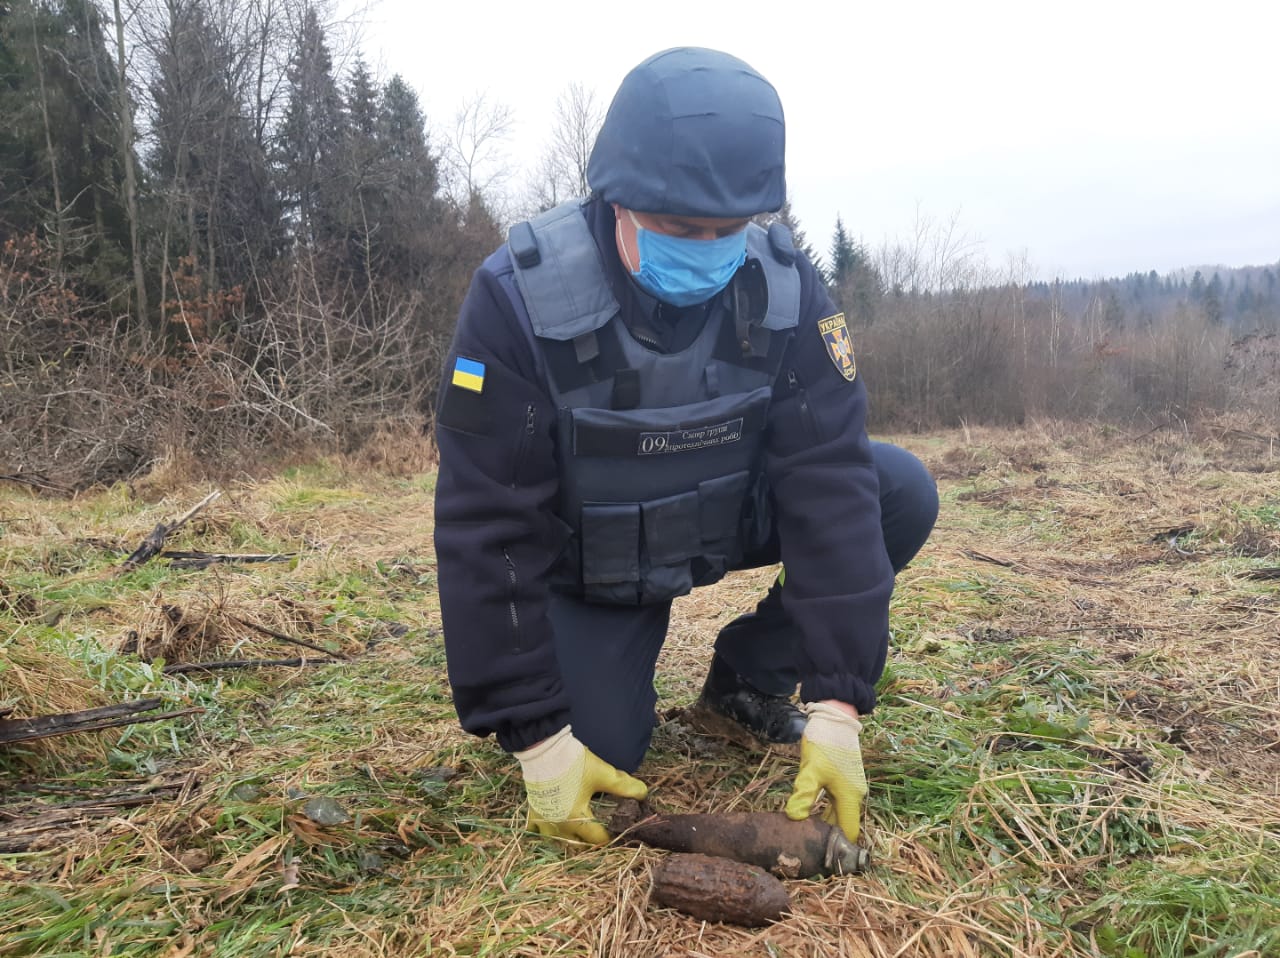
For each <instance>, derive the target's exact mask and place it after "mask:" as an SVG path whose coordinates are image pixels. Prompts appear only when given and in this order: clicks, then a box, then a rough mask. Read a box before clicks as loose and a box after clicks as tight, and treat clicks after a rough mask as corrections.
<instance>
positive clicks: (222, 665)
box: [164, 658, 340, 675]
mask: <svg viewBox="0 0 1280 958" xmlns="http://www.w3.org/2000/svg"><path fill="white" fill-rule="evenodd" d="M338 661H340V660H339V659H335V658H324V659H308V658H301V659H227V660H226V661H222V662H180V663H176V664H174V665H166V666H165V667H164V674H165V675H184V674H186V673H187V672H214V671H217V670H219V669H263V668H268V667H271V666H280V667H282V668H297V667H300V666H306V665H327V664H329V663H331V662H338Z"/></svg>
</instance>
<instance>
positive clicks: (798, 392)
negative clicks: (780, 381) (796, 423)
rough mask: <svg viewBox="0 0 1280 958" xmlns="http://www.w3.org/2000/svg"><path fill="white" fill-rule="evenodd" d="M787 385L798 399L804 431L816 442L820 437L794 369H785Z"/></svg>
mask: <svg viewBox="0 0 1280 958" xmlns="http://www.w3.org/2000/svg"><path fill="white" fill-rule="evenodd" d="M787 387H788V388H789V389H790V390H791V392H792V394H793V395H795V396H796V397H797V398H798V399H799V401H800V421H801V422H802V423H804V429H805V432H806V433H808V435H809V439H810V440H811V441H812V442H815V443H816V442H818V441H819V439H820V437H819V436H818V425H817V423H815V422H814V420H813V410H811V409H810V408H809V394H808V393H807V392H806V391H805V388H804V387H803V386H801V385H800V379H799V377H797V376H796V371H795V370H794V369H788V370H787Z"/></svg>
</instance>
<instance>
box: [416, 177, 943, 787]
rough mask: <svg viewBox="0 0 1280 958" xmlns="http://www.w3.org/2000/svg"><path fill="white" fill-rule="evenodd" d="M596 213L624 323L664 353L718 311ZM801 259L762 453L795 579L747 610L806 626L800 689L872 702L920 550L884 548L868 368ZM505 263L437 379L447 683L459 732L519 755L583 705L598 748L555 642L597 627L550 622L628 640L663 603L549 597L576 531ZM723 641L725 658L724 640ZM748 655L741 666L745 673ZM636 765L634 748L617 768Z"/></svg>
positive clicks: (583, 639)
mask: <svg viewBox="0 0 1280 958" xmlns="http://www.w3.org/2000/svg"><path fill="white" fill-rule="evenodd" d="M584 215H585V216H586V217H587V220H588V224H589V225H590V227H591V230H592V234H593V236H594V238H595V242H596V245H597V246H598V247H599V249H600V251H601V256H602V259H603V261H604V263H605V264H606V270H607V273H608V278H609V282H610V285H611V286H612V288H613V293H614V295H615V297H616V298H617V301H618V302H619V303H620V304H621V306H622V310H623V319H624V321H625V322H626V324H627V326H628V328H629V329H630V330H631V331H632V332H633V334H634V335H636V336H637V338H639V339H640V340H641V341H643V342H646V344H647V345H650V346H651V347H652V348H654V349H657V350H660V351H676V350H679V349H682V348H683V347H684V346H685V345H687V343H688V342H689V341H691V339H692V337H693V336H695V335H696V334H697V332H698V330H699V329H700V328H701V326H702V324H703V323H705V322H707V321H708V316H709V311H710V310H713V309H716V308H718V307H717V306H716V305H714V304H715V301H714V300H713V302H712V304H707V305H699V306H694V307H690V308H687V309H674V308H672V307H670V306H668V305H665V304H659V303H657V302H656V301H655V300H653V299H652V298H651V297H649V296H648V295H647V294H646V293H644V292H643V291H641V290H640V289H639V288H638V287H637V286H636V285H635V284H634V283H633V282H632V281H631V279H630V278H629V277H628V276H627V274H626V272H625V269H624V267H623V266H622V264H621V263H620V261H619V258H618V255H617V251H616V247H615V245H614V217H613V211H612V209H611V208H610V207H609V206H608V205H607V204H605V203H603V202H600V201H593V202H591V203H588V204H587V205H586V207H585V208H584ZM798 267H799V270H800V279H801V306H800V317H799V325H798V327H797V329H796V331H795V334H794V338H793V340H792V342H791V344H790V345H789V347H788V353H787V355H786V357H785V358H784V360H783V363H782V369H783V370H784V372H783V374H782V375H780V376H779V377H778V379H777V382H776V386H775V388H774V395H773V401H772V405H771V407H770V411H769V419H768V434H767V435H768V440H767V450H766V455H765V463H764V471H765V475H766V476H767V479H768V482H769V485H770V487H771V489H772V491H773V496H774V500H775V506H776V534H777V543H778V547H779V552H778V554H776V555H763V556H761V555H757V556H756V557H755V559H756V560H757V563H758V562H761V561H768V560H770V559H773V560H775V561H776V559H778V558H780V559H781V560H782V561H783V562H784V563H785V566H786V569H787V577H786V585H785V588H784V589H782V590H781V596H780V605H779V604H778V597H777V595H776V593H775V594H774V595H773V596H772V600H766V602H765V603H762V606H761V610H760V613H759V614H758V615H756V616H747V617H744V620H741V621H742V623H743V624H749V623H751V622H753V621H754V622H759V623H760V624H761V626H762V628H763V629H764V630H765V631H767V630H768V629H770V628H771V629H773V631H774V632H775V633H777V634H781V633H782V632H786V633H787V634H789V635H793V636H796V637H797V640H796V641H794V642H790V643H789V644H791V645H793V646H794V648H792V649H789V650H788V651H787V652H786V653H785V654H784V655H783V656H782V657H781V658H782V660H785V661H781V660H780V663H779V666H778V668H779V670H780V672H783V673H787V672H793V673H794V674H795V675H797V676H798V678H799V679H800V682H801V697H802V698H803V699H804V700H805V701H817V700H822V699H837V700H840V701H844V702H848V703H850V704H851V705H853V706H854V707H856V708H857V709H858V711H859V712H860V713H863V714H865V713H867V712H870V711H871V709H872V707H873V706H874V704H875V693H874V685H875V682H876V680H877V679H878V678H879V676H880V673H881V671H882V670H883V668H884V661H885V655H886V651H887V641H888V607H889V597H890V594H891V592H892V589H893V571H894V567H895V566H896V567H900V566H901V565H902V564H904V563H905V561H906V559H907V558H910V555H905V556H904V557H902V558H900V559H899V558H898V557H895V558H894V560H893V561H892V562H891V559H890V555H889V553H888V552H886V545H885V536H884V532H883V531H882V526H881V489H880V480H879V478H878V476H877V467H876V460H877V458H879V457H878V456H874V455H873V450H872V444H871V443H870V442H869V440H868V438H867V435H866V429H865V416H866V392H865V389H864V387H863V382H862V378H861V377H855V378H854V380H853V381H852V382H850V381H848V380H847V379H846V378H845V377H844V376H843V375H842V374H841V373H840V371H839V370H838V369H837V367H836V365H835V362H834V361H833V359H832V357H831V355H830V354H829V353H828V349H827V345H826V343H825V342H824V339H823V336H822V334H821V332H820V331H819V328H818V324H819V321H820V320H823V319H826V318H828V317H831V316H833V315H834V314H836V313H837V312H838V310H837V309H836V307H835V306H834V305H833V304H832V302H831V300H830V298H829V296H828V295H827V292H826V290H825V288H824V287H823V285H822V282H821V280H820V278H819V277H818V275H817V272H816V271H815V270H814V268H813V266H812V265H811V264H809V263H808V262H807V261H806V260H804V258H803V257H800V259H799V261H798ZM511 271H512V266H511V261H510V255H509V252H508V250H507V248H506V247H505V246H504V247H503V248H501V249H500V250H498V251H497V252H496V253H495V254H493V255H492V256H490V257H489V259H487V260H486V261H485V263H484V264H483V265H482V266H481V268H480V269H479V270H477V272H476V274H475V277H474V279H473V281H472V285H471V289H470V291H469V292H468V294H467V298H466V300H465V302H464V303H463V307H462V311H461V315H460V317H459V321H458V328H457V333H456V336H455V340H454V343H453V347H452V349H451V351H450V355H449V359H448V362H447V363H446V367H445V368H446V377H445V378H446V381H445V383H444V384H443V386H442V389H441V402H440V407H439V410H438V429H437V441H438V444H439V448H440V471H439V480H438V484H437V489H436V551H437V556H438V562H439V587H440V603H441V610H442V614H443V618H444V631H445V642H446V648H447V652H448V661H449V678H450V682H451V684H452V687H453V695H454V702H455V705H456V707H457V711H458V716H459V718H460V720H461V722H462V725H463V727H464V728H465V729H466V730H467V731H469V732H472V733H475V734H478V735H486V734H490V733H496V734H497V736H498V740H499V743H500V744H501V745H502V747H503V748H505V749H507V750H508V751H514V750H518V749H522V748H527V747H529V746H530V745H532V744H534V743H536V742H538V741H539V740H541V739H543V738H545V737H546V736H548V735H551V734H553V733H554V732H556V731H557V730H559V729H560V728H562V727H563V726H564V725H565V724H566V723H568V722H569V721H570V718H571V715H576V716H578V721H577V722H576V723H575V733H576V734H578V735H579V737H580V738H583V741H584V742H586V744H587V745H588V747H593V746H592V742H591V741H589V740H588V738H587V736H586V735H584V733H587V732H588V730H587V729H585V728H583V727H582V719H583V717H584V716H583V714H582V713H583V709H584V708H585V706H582V705H581V703H580V704H579V707H578V708H575V707H574V699H575V696H576V697H578V698H582V696H583V695H587V694H588V693H589V691H590V690H589V689H588V688H587V683H588V682H589V680H590V675H589V674H588V675H586V676H578V677H577V678H576V679H575V680H574V682H572V683H566V681H565V677H566V673H567V672H569V671H571V669H565V668H562V663H561V662H560V660H559V658H560V656H559V655H558V652H557V649H558V648H559V650H560V654H564V653H565V651H566V650H567V649H571V648H577V649H582V648H585V647H588V646H589V645H590V643H591V641H592V637H591V636H590V635H574V636H566V635H558V636H553V620H554V621H556V622H558V623H560V624H561V626H562V627H572V628H574V629H589V630H597V629H607V630H609V631H611V632H614V633H615V634H616V633H617V631H618V626H619V625H620V624H621V622H622V620H623V619H625V618H626V617H636V619H637V621H639V620H641V619H644V620H646V621H648V622H649V623H650V625H649V626H648V627H646V628H647V630H648V632H649V633H650V634H652V633H654V631H655V630H658V631H665V624H666V614H667V610H668V606H669V603H664V604H663V606H662V608H660V609H653V608H648V609H645V608H640V609H637V608H634V607H629V608H628V607H601V606H590V607H588V606H585V604H584V603H580V602H579V603H577V606H578V607H579V608H578V609H577V611H576V612H575V613H574V614H573V615H571V616H566V615H564V614H563V612H564V609H563V608H562V607H563V605H564V604H565V603H566V602H568V601H570V600H566V599H565V598H564V597H562V596H554V597H553V596H552V595H551V593H550V592H549V589H548V587H547V582H548V578H549V574H550V572H551V570H552V569H553V568H554V567H556V564H557V562H558V561H559V560H560V556H561V553H562V551H563V550H564V548H565V546H566V545H567V543H568V541H569V535H570V533H569V526H568V525H567V524H566V523H565V522H563V521H562V520H561V519H560V518H559V517H558V516H557V515H556V514H555V509H556V504H557V500H558V477H557V472H558V467H557V454H556V446H555V443H556V442H557V437H556V435H555V429H554V424H555V422H556V418H557V417H556V410H555V408H554V405H553V402H552V399H551V396H550V392H549V389H548V386H547V384H546V371H545V370H544V369H543V360H542V355H541V352H540V350H539V349H538V348H537V347H536V345H535V342H534V339H533V337H532V332H531V330H530V329H528V328H527V325H526V324H525V322H524V321H523V320H522V319H521V318H520V315H519V314H518V312H517V310H516V309H515V308H514V306H513V304H512V303H511V301H510V298H509V295H508V289H509V288H511V284H510V282H509V277H510V273H511ZM459 355H461V356H464V357H466V358H467V359H469V360H472V361H474V362H478V363H480V364H483V367H484V373H483V376H484V382H483V389H482V390H481V392H479V393H476V392H474V391H469V390H462V389H460V387H456V386H452V385H450V382H449V374H450V373H451V372H452V370H453V369H454V360H455V358H456V357H457V356H459ZM888 448H892V447H888ZM894 452H897V453H898V454H899V456H907V454H905V453H901V451H898V450H894ZM907 458H910V457H909V456H907ZM911 463H914V465H915V467H918V466H919V464H918V463H915V460H914V459H911ZM883 468H884V467H883V465H882V470H883ZM917 471H918V472H922V469H917ZM916 484H917V485H918V483H916ZM930 487H931V483H930ZM933 508H934V509H935V511H936V499H935V500H934V502H933ZM926 511H927V510H926ZM919 524H920V523H917V525H919ZM931 525H932V514H930V515H929V516H928V517H927V523H926V524H925V525H924V527H923V534H915V533H913V535H915V538H917V539H918V540H919V541H916V542H914V544H913V545H912V546H910V547H909V548H908V549H907V551H908V552H910V553H911V554H914V551H915V549H916V548H918V547H919V545H920V544H921V543H922V542H923V539H924V536H927V533H928V527H929V526H931ZM747 564H750V563H747ZM557 608H559V609H560V611H559V612H557V611H556V609H557ZM738 625H739V623H735V626H738ZM623 631H625V629H624V630H623ZM726 631H729V630H726ZM739 631H742V629H741V628H740V629H739ZM761 634H763V633H761ZM601 641H602V642H603V641H604V639H602V640H601ZM660 642H661V636H660V635H659V636H658V640H657V644H659V645H660ZM606 645H607V643H606ZM721 649H722V651H726V652H729V650H728V649H727V648H726V643H723V642H722V643H721ZM656 651H657V650H656V647H655V648H653V649H651V650H647V651H646V652H645V653H644V654H643V655H642V656H641V658H642V659H643V661H640V662H639V663H638V668H639V669H640V671H641V672H643V671H644V669H645V668H646V667H647V668H648V670H649V675H648V681H649V682H650V685H651V679H652V659H653V658H655V657H656ZM571 654H572V653H571ZM729 654H730V655H731V654H732V653H731V652H729ZM748 658H749V657H748ZM621 664H622V663H619V665H621ZM565 665H569V663H565ZM751 665H752V664H751V662H745V663H742V664H741V665H740V666H739V668H740V670H741V671H742V672H743V673H744V674H748V675H749V674H750V672H751V670H752V668H751ZM601 667H607V666H605V665H602V666H601ZM756 671H760V670H759V669H757V670H756ZM764 671H766V672H768V671H769V668H765V669H764ZM765 681H767V676H765ZM633 711H634V710H633ZM651 715H652V713H651V712H650V716H651ZM643 742H646V743H647V732H645V733H644V736H643ZM593 750H595V751H597V753H598V754H599V752H600V750H599V749H598V748H593ZM601 757H602V758H605V759H606V761H609V760H610V758H611V757H610V756H609V755H607V754H602V755H601ZM637 763H638V758H635V757H634V756H632V757H630V758H628V759H626V760H619V761H615V762H614V764H618V765H619V767H625V766H627V765H630V766H632V767H634V765H635V764H637Z"/></svg>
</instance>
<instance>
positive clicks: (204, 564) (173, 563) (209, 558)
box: [160, 549, 298, 569]
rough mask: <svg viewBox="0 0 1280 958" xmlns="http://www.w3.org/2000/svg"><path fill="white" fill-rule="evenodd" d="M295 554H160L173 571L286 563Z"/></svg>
mask: <svg viewBox="0 0 1280 958" xmlns="http://www.w3.org/2000/svg"><path fill="white" fill-rule="evenodd" d="M297 556H298V554H297V553H296V552H273V553H269V554H245V555H233V554H224V553H217V552H177V551H170V550H168V549H166V550H165V551H164V552H161V553H160V558H161V559H168V560H169V566H170V568H173V569H207V568H209V566H211V565H217V564H226V563H232V562H288V561H289V560H291V559H296V558H297Z"/></svg>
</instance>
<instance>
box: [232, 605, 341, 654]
mask: <svg viewBox="0 0 1280 958" xmlns="http://www.w3.org/2000/svg"><path fill="white" fill-rule="evenodd" d="M227 618H228V619H230V620H231V621H232V622H239V623H240V624H241V625H243V626H244V627H245V628H246V629H253V630H254V631H255V632H261V633H262V634H263V635H269V636H270V637H271V638H273V639H279V640H280V641H281V642H291V643H293V644H294V645H300V646H302V647H303V648H304V649H310V650H311V651H312V652H319V653H320V654H321V655H331V656H333V657H334V658H337V659H346V658H349V656H346V655H343V654H342V653H341V652H330V651H329V650H328V649H326V648H325V647H324V646H323V645H316V644H315V643H314V642H308V641H307V640H306V639H298V638H294V637H293V636H292V635H285V634H284V633H283V632H277V631H276V630H275V629H269V628H267V627H266V626H265V625H260V624H259V623H257V622H254V621H252V620H251V619H242V618H240V616H238V615H230V614H228V615H227Z"/></svg>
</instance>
